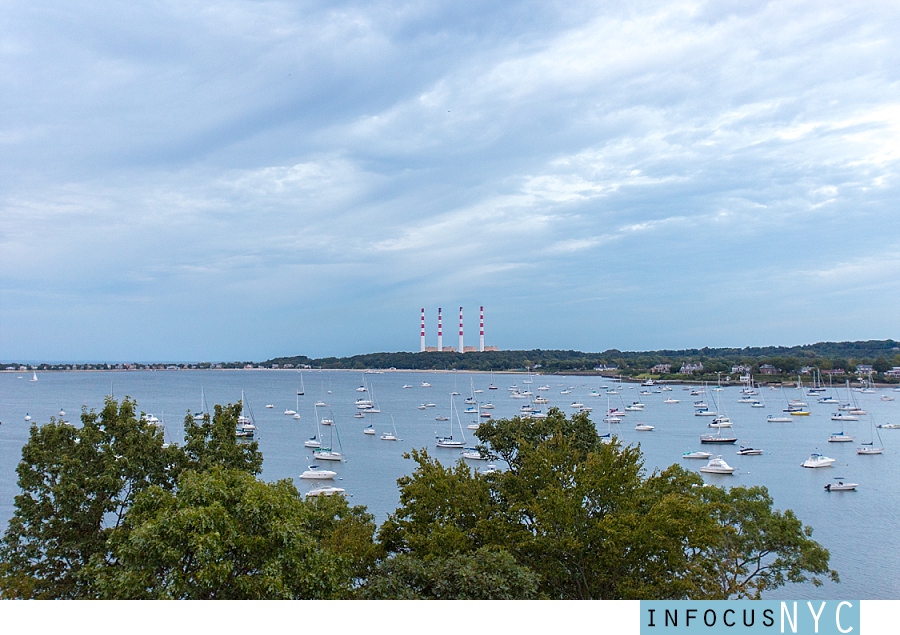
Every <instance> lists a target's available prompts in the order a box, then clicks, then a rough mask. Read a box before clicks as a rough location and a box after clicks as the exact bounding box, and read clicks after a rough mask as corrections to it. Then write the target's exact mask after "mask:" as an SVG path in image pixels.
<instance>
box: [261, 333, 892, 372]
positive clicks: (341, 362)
mask: <svg viewBox="0 0 900 635" xmlns="http://www.w3.org/2000/svg"><path fill="white" fill-rule="evenodd" d="M685 362H687V363H702V364H703V371H704V373H716V372H723V373H728V372H730V371H731V368H732V366H735V365H739V364H744V365H750V366H755V367H757V368H758V366H759V365H761V364H770V365H773V366H775V367H776V368H777V369H779V370H780V371H781V372H782V373H796V372H797V371H799V369H800V368H802V367H804V366H814V367H818V368H820V369H823V370H826V369H832V368H842V369H844V370H847V371H848V372H850V371H852V370H854V369H855V367H856V366H857V365H858V364H876V363H878V364H879V366H882V367H883V366H884V364H888V368H890V366H900V344H898V342H897V341H895V340H868V341H863V342H819V343H817V344H804V345H801V346H764V347H746V348H692V349H683V350H659V351H619V350H616V349H611V350H607V351H603V352H602V353H586V352H582V351H574V350H568V351H560V350H542V349H534V350H527V351H485V352H483V353H478V352H476V353H437V352H427V353H409V352H396V353H369V354H366V355H353V356H351V357H324V358H321V359H315V358H310V357H307V356H305V355H296V356H292V357H275V358H273V359H269V360H266V361H265V362H262V363H261V364H260V365H261V366H271V365H274V364H278V365H279V366H280V367H284V366H285V365H287V364H290V365H292V366H293V367H302V366H309V367H312V368H336V369H359V370H362V369H367V368H400V369H409V370H482V371H487V370H495V371H502V370H517V369H518V370H525V369H529V368H530V369H534V370H540V371H541V372H579V371H582V372H583V371H593V370H594V369H595V368H598V367H616V368H617V369H618V371H619V372H622V373H623V374H627V375H634V374H639V373H643V372H646V371H648V370H649V369H650V368H652V367H654V366H655V365H657V364H671V365H672V370H673V372H674V371H677V368H680V367H681V365H682V364H683V363H685Z"/></svg>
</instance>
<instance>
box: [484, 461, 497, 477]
mask: <svg viewBox="0 0 900 635" xmlns="http://www.w3.org/2000/svg"><path fill="white" fill-rule="evenodd" d="M499 471H500V470H498V469H497V466H496V465H494V464H493V463H491V464H489V465H488V466H487V467H486V468H484V469H483V470H481V473H482V474H496V473H497V472H499Z"/></svg>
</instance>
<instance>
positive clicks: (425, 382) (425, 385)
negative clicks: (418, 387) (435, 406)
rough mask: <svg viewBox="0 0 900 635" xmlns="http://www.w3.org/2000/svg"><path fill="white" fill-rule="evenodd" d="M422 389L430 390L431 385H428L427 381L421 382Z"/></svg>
mask: <svg viewBox="0 0 900 635" xmlns="http://www.w3.org/2000/svg"><path fill="white" fill-rule="evenodd" d="M422 388H431V384H429V383H428V382H427V381H423V382H422Z"/></svg>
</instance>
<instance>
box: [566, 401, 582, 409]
mask: <svg viewBox="0 0 900 635" xmlns="http://www.w3.org/2000/svg"><path fill="white" fill-rule="evenodd" d="M569 408H584V404H583V403H581V402H578V401H573V402H572V405H571V406H569Z"/></svg>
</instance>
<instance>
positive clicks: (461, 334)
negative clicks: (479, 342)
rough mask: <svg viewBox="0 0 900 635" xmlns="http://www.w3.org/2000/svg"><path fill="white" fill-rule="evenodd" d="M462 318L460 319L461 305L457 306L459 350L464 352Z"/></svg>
mask: <svg viewBox="0 0 900 635" xmlns="http://www.w3.org/2000/svg"><path fill="white" fill-rule="evenodd" d="M462 325H463V320H462V307H459V352H460V353H462V352H464V349H463V326H462Z"/></svg>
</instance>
